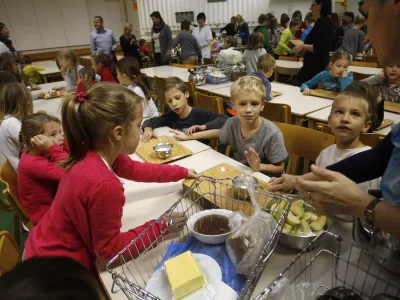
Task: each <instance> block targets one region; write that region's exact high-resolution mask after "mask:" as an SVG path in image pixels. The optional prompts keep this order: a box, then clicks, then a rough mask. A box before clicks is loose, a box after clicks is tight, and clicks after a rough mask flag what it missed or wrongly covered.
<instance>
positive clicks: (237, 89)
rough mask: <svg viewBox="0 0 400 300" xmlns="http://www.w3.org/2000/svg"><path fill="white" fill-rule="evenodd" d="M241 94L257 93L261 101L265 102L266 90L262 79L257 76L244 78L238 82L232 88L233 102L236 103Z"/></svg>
mask: <svg viewBox="0 0 400 300" xmlns="http://www.w3.org/2000/svg"><path fill="white" fill-rule="evenodd" d="M241 93H244V94H251V93H255V94H256V95H257V96H258V97H259V98H260V99H261V101H264V100H265V94H266V90H265V86H264V84H263V83H262V81H261V79H259V78H257V77H255V76H243V77H240V78H239V79H238V80H236V81H235V82H234V83H233V84H232V86H231V98H232V101H235V98H236V97H237V96H238V95H239V94H241Z"/></svg>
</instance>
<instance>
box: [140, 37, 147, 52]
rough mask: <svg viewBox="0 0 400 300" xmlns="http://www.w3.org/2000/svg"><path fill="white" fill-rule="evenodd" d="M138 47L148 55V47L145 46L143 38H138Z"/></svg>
mask: <svg viewBox="0 0 400 300" xmlns="http://www.w3.org/2000/svg"><path fill="white" fill-rule="evenodd" d="M139 49H140V51H142V52H143V53H144V54H145V55H149V47H148V46H147V42H146V40H144V39H141V40H139Z"/></svg>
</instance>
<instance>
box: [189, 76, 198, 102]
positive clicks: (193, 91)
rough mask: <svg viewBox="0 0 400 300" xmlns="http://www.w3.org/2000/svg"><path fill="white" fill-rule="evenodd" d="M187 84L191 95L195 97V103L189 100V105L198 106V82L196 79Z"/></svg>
mask: <svg viewBox="0 0 400 300" xmlns="http://www.w3.org/2000/svg"><path fill="white" fill-rule="evenodd" d="M187 86H188V89H189V95H190V97H192V99H193V103H190V102H189V105H194V106H196V107H198V103H197V95H196V84H195V83H194V81H189V82H188V83H187Z"/></svg>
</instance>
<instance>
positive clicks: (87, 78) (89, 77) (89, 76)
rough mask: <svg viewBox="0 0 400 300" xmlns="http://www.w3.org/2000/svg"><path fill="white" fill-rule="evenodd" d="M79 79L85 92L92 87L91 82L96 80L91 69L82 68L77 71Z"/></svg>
mask: <svg viewBox="0 0 400 300" xmlns="http://www.w3.org/2000/svg"><path fill="white" fill-rule="evenodd" d="M78 73H79V78H81V80H83V82H84V83H85V91H87V90H89V89H90V88H91V87H92V82H93V81H95V80H96V73H95V72H94V70H93V69H92V68H89V67H83V68H82V69H80V70H79V72H78Z"/></svg>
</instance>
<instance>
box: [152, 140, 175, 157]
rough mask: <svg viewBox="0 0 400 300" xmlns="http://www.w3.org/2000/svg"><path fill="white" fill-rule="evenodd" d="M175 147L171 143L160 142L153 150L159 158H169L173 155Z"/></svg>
mask: <svg viewBox="0 0 400 300" xmlns="http://www.w3.org/2000/svg"><path fill="white" fill-rule="evenodd" d="M173 147H174V145H173V144H171V143H159V144H157V145H155V146H154V147H153V150H154V152H155V153H156V155H157V157H158V158H160V159H167V158H169V157H170V156H171V152H172V148H173Z"/></svg>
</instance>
